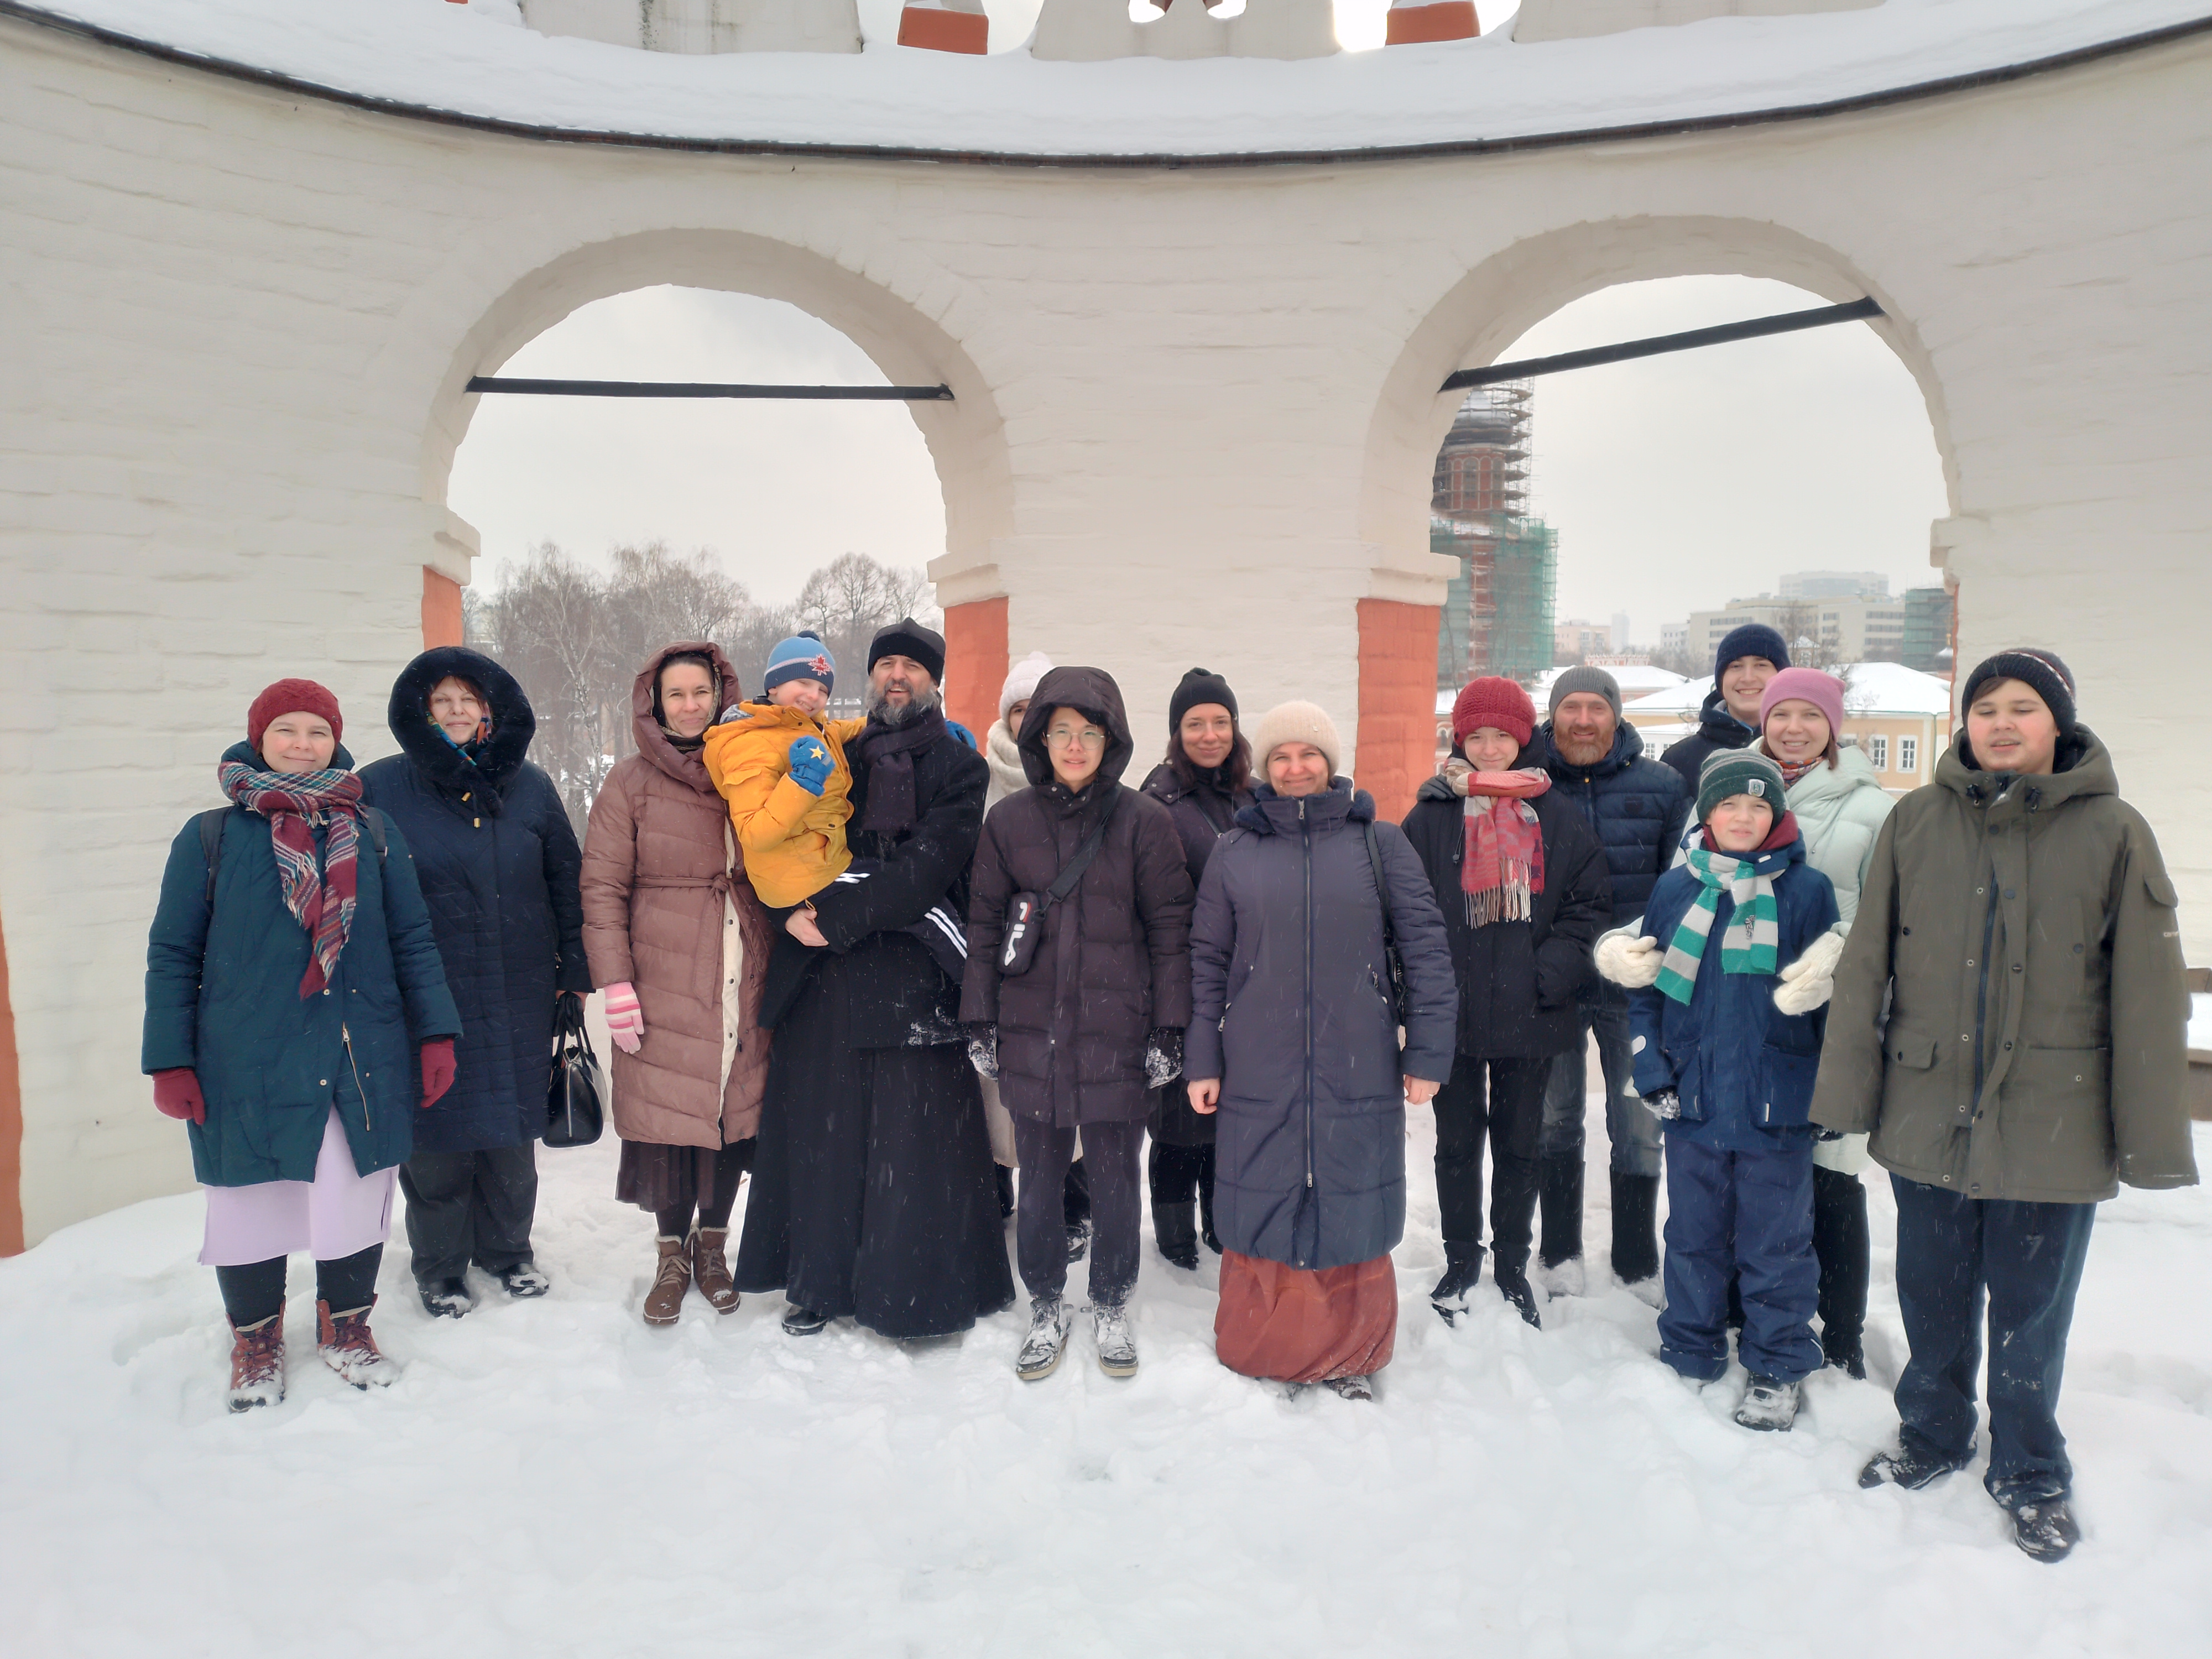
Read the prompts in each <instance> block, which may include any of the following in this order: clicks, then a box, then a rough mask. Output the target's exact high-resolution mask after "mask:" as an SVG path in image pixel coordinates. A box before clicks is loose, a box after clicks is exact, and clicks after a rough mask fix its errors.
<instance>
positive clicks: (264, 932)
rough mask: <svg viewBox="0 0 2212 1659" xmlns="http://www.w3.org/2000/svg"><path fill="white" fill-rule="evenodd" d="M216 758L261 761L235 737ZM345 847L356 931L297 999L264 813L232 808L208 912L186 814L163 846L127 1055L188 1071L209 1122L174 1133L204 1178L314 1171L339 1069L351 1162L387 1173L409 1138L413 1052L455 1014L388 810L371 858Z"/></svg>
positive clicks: (297, 963) (415, 1089)
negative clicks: (317, 988)
mask: <svg viewBox="0 0 2212 1659" xmlns="http://www.w3.org/2000/svg"><path fill="white" fill-rule="evenodd" d="M223 759H224V760H225V761H226V762H228V761H238V762H240V763H243V764H245V765H247V766H252V767H256V768H258V767H259V766H260V765H261V757H260V756H259V754H258V752H257V751H256V750H254V748H253V746H252V744H245V743H240V744H233V745H232V747H231V748H230V750H228V752H227V753H226V754H225V755H224V756H223ZM331 765H332V766H333V767H335V768H337V769H340V770H343V771H350V770H351V769H352V768H353V757H352V756H350V755H349V754H348V753H347V752H346V751H345V750H344V749H343V748H340V749H339V750H338V751H337V755H336V756H335V757H333V759H332V760H331ZM317 840H318V844H319V842H320V836H318V837H317ZM357 844H358V847H359V851H358V853H357V854H356V858H357V860H358V861H357V863H356V892H355V900H354V913H353V927H352V930H351V931H350V932H349V933H348V935H347V937H346V942H345V948H344V949H343V951H340V952H339V953H338V959H337V965H336V967H335V968H334V969H333V970H332V972H331V979H330V982H329V984H328V986H327V987H326V988H325V990H324V992H323V993H322V994H320V995H318V996H311V997H304V998H303V997H301V994H300V979H301V975H303V974H305V973H306V972H307V955H308V939H307V929H306V928H304V927H301V925H300V923H299V921H298V919H297V918H295V916H294V915H292V913H291V911H290V910H289V909H288V908H285V904H284V895H283V890H282V888H281V887H280V886H279V885H278V883H277V877H276V850H275V848H273V846H272V845H271V844H270V829H269V820H268V819H266V818H264V817H261V816H260V814H258V813H257V812H252V811H247V810H246V808H245V807H243V806H238V805H234V806H232V807H231V809H230V811H228V813H227V814H226V815H225V816H224V818H223V821H222V843H221V851H220V853H219V854H218V858H217V867H216V888H215V903H214V906H213V908H212V909H210V906H209V904H208V895H207V876H208V866H207V855H206V854H205V853H204V851H203V850H202V848H201V844H200V829H199V823H198V820H197V817H195V818H194V819H192V820H191V821H189V822H187V823H185V827H184V828H183V829H181V830H179V832H178V835H177V838H176V840H175V841H174V842H172V843H171V844H170V847H169V862H168V865H167V868H166V869H164V870H163V871H162V872H161V903H160V905H159V907H158V908H156V909H155V912H154V926H153V930H152V933H151V935H150V936H149V939H148V941H147V947H146V1024H145V1034H144V1041H143V1046H142V1047H141V1048H140V1051H139V1064H140V1067H141V1069H143V1070H144V1071H146V1072H148V1073H154V1072H166V1071H170V1070H173V1069H174V1068H175V1067H178V1066H191V1068H192V1069H193V1070H194V1071H195V1072H196V1073H197V1074H198V1077H199V1083H200V1092H201V1094H202V1095H203V1096H204V1097H205V1098H206V1101H207V1121H206V1123H205V1124H188V1125H186V1126H185V1127H186V1130H187V1133H189V1134H190V1136H191V1146H192V1171H193V1174H194V1175H195V1176H197V1179H198V1180H199V1182H200V1183H201V1184H202V1185H203V1186H208V1187H251V1186H254V1185H257V1184H258V1183H259V1182H264V1181H313V1179H314V1178H315V1160H316V1158H317V1157H318V1156H319V1154H320V1152H321V1151H322V1145H323V1132H324V1128H325V1125H326V1124H327V1123H328V1122H329V1120H330V1115H331V1107H332V1106H333V1105H334V1104H336V1103H337V1100H336V1091H337V1078H338V1070H339V1068H340V1067H341V1066H347V1065H350V1066H353V1067H354V1068H355V1070H356V1072H357V1073H358V1074H359V1077H360V1085H361V1089H360V1096H359V1103H358V1110H357V1111H356V1109H355V1107H354V1103H353V1102H351V1101H349V1103H348V1104H347V1106H346V1107H343V1108H341V1114H342V1119H343V1122H344V1125H345V1133H346V1145H347V1146H348V1147H349V1149H350V1150H351V1151H352V1152H353V1162H354V1168H355V1170H356V1171H358V1172H359V1173H360V1174H362V1175H370V1174H373V1173H374V1172H375V1171H376V1170H388V1169H390V1168H392V1166H393V1165H394V1164H404V1163H405V1162H406V1161H407V1155H408V1153H409V1152H410V1150H411V1149H412V1148H413V1146H414V1126H415V1119H416V1102H417V1101H418V1100H419V1099H420V1098H421V1091H422V1067H421V1066H420V1065H419V1063H418V1062H417V1060H416V1050H417V1049H418V1048H420V1046H421V1045H422V1043H423V1042H426V1041H428V1039H430V1038H433V1037H449V1036H459V1035H460V1032H461V1019H460V1015H459V1012H458V1011H457V1010H456V1009H455V1008H454V1006H453V996H452V994H451V993H449V992H448V991H447V989H446V975H445V969H443V968H442V967H441V965H440V963H439V961H438V946H437V944H436V942H435V940H434V939H432V937H431V933H430V918H429V915H428V912H426V911H425V910H424V908H422V888H421V887H420V886H419V885H417V884H416V878H415V861H414V859H413V858H412V857H411V856H410V854H409V853H408V850H407V838H406V836H404V835H403V834H401V833H400V831H399V829H398V826H397V825H394V824H391V823H389V821H388V820H387V821H386V829H385V848H384V854H383V856H382V857H379V856H378V855H377V851H376V846H375V843H374V842H373V841H372V840H371V839H370V837H369V836H368V832H367V831H366V829H364V830H363V832H362V836H361V837H360V840H359V842H358V843H357Z"/></svg>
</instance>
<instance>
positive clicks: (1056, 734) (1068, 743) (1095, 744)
mask: <svg viewBox="0 0 2212 1659" xmlns="http://www.w3.org/2000/svg"><path fill="white" fill-rule="evenodd" d="M1044 740H1045V742H1046V743H1048V744H1050V745H1051V746H1052V747H1053V748H1054V749H1103V748H1104V747H1105V746H1106V734H1105V733H1104V732H1101V731H1100V730H1099V729H1098V728H1097V726H1085V727H1083V728H1082V729H1081V730H1080V731H1079V730H1077V729H1076V728H1075V727H1073V726H1054V727H1053V728H1052V730H1051V731H1049V732H1046V733H1045V734H1044Z"/></svg>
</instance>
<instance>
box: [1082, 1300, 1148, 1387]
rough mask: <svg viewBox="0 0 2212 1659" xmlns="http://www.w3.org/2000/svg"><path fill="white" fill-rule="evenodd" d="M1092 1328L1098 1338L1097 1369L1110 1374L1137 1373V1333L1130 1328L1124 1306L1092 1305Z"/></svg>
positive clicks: (1124, 1374)
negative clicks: (1101, 1306)
mask: <svg viewBox="0 0 2212 1659" xmlns="http://www.w3.org/2000/svg"><path fill="white" fill-rule="evenodd" d="M1091 1320H1092V1322H1093V1327H1094V1328H1095V1330H1096V1332H1097V1338H1098V1369H1099V1370H1102V1371H1103V1372H1105V1373H1106V1375H1107V1376H1135V1375H1136V1374H1137V1336H1136V1333H1135V1332H1133V1331H1132V1330H1131V1329H1130V1328H1129V1314H1128V1310H1127V1309H1125V1308H1093V1309H1092V1310H1091Z"/></svg>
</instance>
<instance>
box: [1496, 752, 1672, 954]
mask: <svg viewBox="0 0 2212 1659" xmlns="http://www.w3.org/2000/svg"><path fill="white" fill-rule="evenodd" d="M1534 757H1541V762H1540V763H1541V765H1542V766H1543V768H1544V769H1545V770H1546V771H1547V772H1549V773H1550V774H1551V775H1552V791H1551V793H1553V795H1556V796H1559V798H1560V799H1564V800H1567V801H1571V802H1572V803H1573V804H1574V805H1576V806H1577V807H1578V808H1580V809H1581V811H1582V815H1583V822H1584V823H1587V824H1589V827H1590V828H1591V829H1593V830H1595V832H1596V834H1597V838H1598V840H1599V841H1601V842H1603V843H1604V844H1605V855H1606V860H1607V866H1608V867H1609V868H1610V869H1611V871H1612V872H1613V921H1614V922H1615V924H1616V925H1617V924H1620V923H1623V922H1627V921H1633V920H1634V919H1635V918H1636V917H1638V916H1640V915H1643V914H1644V901H1645V900H1646V899H1648V898H1650V896H1651V888H1652V884H1654V883H1655V882H1656V881H1657V880H1658V879H1659V878H1660V876H1661V875H1662V873H1663V872H1665V871H1666V869H1667V866H1668V865H1669V864H1670V863H1672V862H1673V861H1674V850H1675V848H1676V846H1677V845H1678V843H1680V841H1681V839H1682V829H1683V826H1684V825H1685V824H1686V823H1688V822H1689V817H1690V807H1691V804H1692V801H1693V800H1694V799H1696V792H1695V791H1694V790H1692V789H1690V788H1689V787H1686V785H1685V784H1684V783H1683V781H1682V780H1681V779H1680V777H1679V776H1677V775H1675V774H1674V772H1673V771H1672V770H1670V769H1668V768H1667V767H1665V766H1663V765H1662V764H1661V763H1659V762H1657V761H1655V760H1646V759H1645V758H1644V738H1643V736H1642V734H1641V733H1639V732H1638V731H1637V729H1636V728H1635V727H1634V726H1631V725H1629V724H1628V723H1627V722H1626V721H1625V720H1624V721H1623V722H1621V725H1620V730H1619V731H1617V732H1614V733H1613V748H1612V750H1610V751H1609V752H1608V753H1607V756H1606V757H1605V758H1604V759H1603V760H1601V761H1600V762H1599V763H1597V764H1596V765H1595V766H1577V765H1574V764H1572V763H1570V762H1569V761H1568V760H1567V759H1566V757H1564V756H1563V755H1561V754H1560V753H1559V745H1558V744H1556V743H1555V742H1553V737H1552V727H1551V724H1550V722H1548V721H1547V722H1546V723H1545V724H1544V725H1542V726H1539V727H1537V729H1536V738H1535V743H1534V755H1533V756H1532V758H1534Z"/></svg>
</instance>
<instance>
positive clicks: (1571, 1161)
mask: <svg viewBox="0 0 2212 1659" xmlns="http://www.w3.org/2000/svg"><path fill="white" fill-rule="evenodd" d="M1543 1163H1544V1168H1543V1175H1542V1177H1541V1185H1540V1186H1539V1187H1538V1188H1537V1203H1538V1205H1539V1206H1540V1207H1541V1211H1542V1213H1543V1218H1544V1243H1543V1247H1542V1249H1541V1252H1540V1253H1539V1255H1538V1259H1539V1260H1540V1261H1542V1262H1543V1264H1544V1265H1545V1266H1546V1267H1558V1266H1559V1264H1560V1263H1561V1262H1563V1261H1574V1260H1575V1259H1576V1258H1577V1256H1579V1255H1582V1253H1583V1155H1582V1153H1581V1152H1570V1153H1566V1154H1565V1155H1563V1156H1560V1157H1556V1158H1546V1159H1545V1160H1544V1161H1543Z"/></svg>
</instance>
